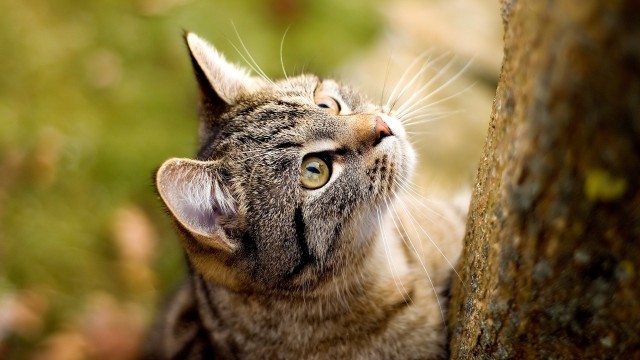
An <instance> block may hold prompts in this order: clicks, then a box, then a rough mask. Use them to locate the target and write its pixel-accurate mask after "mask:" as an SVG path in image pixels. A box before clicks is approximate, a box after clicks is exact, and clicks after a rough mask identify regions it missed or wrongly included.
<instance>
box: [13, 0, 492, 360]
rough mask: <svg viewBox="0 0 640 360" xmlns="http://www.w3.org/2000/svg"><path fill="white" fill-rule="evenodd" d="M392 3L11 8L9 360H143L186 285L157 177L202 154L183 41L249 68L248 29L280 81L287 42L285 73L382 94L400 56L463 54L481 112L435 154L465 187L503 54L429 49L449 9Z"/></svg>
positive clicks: (32, 2) (280, 0) (282, 0)
mask: <svg viewBox="0 0 640 360" xmlns="http://www.w3.org/2000/svg"><path fill="white" fill-rule="evenodd" d="M472 2H473V1H472ZM390 3H391V1H385V0H377V1H367V0H356V1H353V0H350V1H340V0H328V1H312V0H246V1H237V0H236V1H234V0H225V1H221V0H209V1H207V0H198V1H195V0H129V1H125V0H120V1H116V0H109V1H107V0H95V1H78V0H76V1H72V0H66V1H65V0H25V1H18V0H9V1H2V2H0V14H1V15H0V17H1V19H2V21H0V49H1V50H0V74H1V75H0V359H5V358H8V359H23V358H36V359H83V358H95V359H125V358H131V357H133V356H135V349H136V347H137V344H138V341H139V339H140V337H141V334H143V333H144V329H145V327H146V326H147V324H148V322H149V320H150V319H151V318H152V316H153V312H154V309H155V308H156V307H157V305H158V303H159V302H161V300H162V298H163V297H164V294H166V293H167V292H168V291H169V290H170V289H171V288H172V287H173V286H175V284H177V283H178V282H179V280H180V279H181V278H182V276H183V268H182V265H183V264H182V253H181V250H180V249H179V247H178V242H177V241H176V237H175V235H174V233H173V231H172V228H171V225H170V222H169V219H168V217H167V216H166V215H165V214H164V212H163V210H162V208H161V206H160V202H159V201H158V200H157V198H156V195H155V193H154V191H153V187H152V174H153V172H154V170H155V168H156V167H157V166H159V164H161V163H162V161H163V160H165V159H167V158H169V157H175V156H179V157H189V156H191V155H192V154H193V153H194V151H195V146H196V127H197V117H196V116H197V115H196V101H197V93H196V90H197V89H196V85H195V82H194V79H193V76H192V72H191V68H190V64H189V62H188V56H187V52H186V50H185V47H184V44H183V41H182V31H183V29H187V30H190V31H194V32H197V33H198V34H200V35H202V36H203V37H205V38H207V39H209V40H210V41H211V42H212V43H213V44H215V45H216V46H217V47H218V48H219V49H220V50H221V51H222V52H224V53H225V54H227V57H228V58H230V59H231V60H233V61H237V62H241V57H240V56H239V55H238V53H237V52H236V50H234V48H233V45H235V46H237V47H240V42H239V40H238V37H237V35H236V33H235V29H237V31H238V33H239V35H240V37H241V38H242V41H243V42H244V43H245V45H246V46H247V48H248V49H249V50H250V52H251V54H252V55H253V56H254V58H255V60H256V61H257V62H258V63H259V64H260V66H261V67H262V68H263V69H264V70H265V72H266V73H267V74H269V75H271V76H273V77H280V76H281V74H282V70H281V64H280V55H279V52H280V41H281V39H282V37H283V35H284V34H285V31H287V29H289V30H288V32H287V35H286V38H285V40H284V48H283V50H284V51H283V55H284V56H283V57H284V64H285V67H286V68H287V72H288V73H299V72H301V70H302V69H304V70H305V71H313V72H317V73H320V74H322V75H333V74H338V75H344V77H347V78H352V79H355V80H362V82H363V83H364V84H363V85H364V86H365V87H367V88H370V87H373V88H374V89H372V90H371V92H372V93H373V94H377V93H379V92H380V91H381V90H380V88H381V87H382V86H383V83H384V78H385V77H388V76H389V75H385V72H388V70H386V69H387V68H389V63H391V60H390V59H391V55H390V53H392V51H390V50H388V48H389V46H390V45H389V44H390V43H392V44H394V46H395V45H398V46H399V47H400V48H402V47H404V48H405V49H410V50H409V51H408V53H403V54H405V55H403V56H405V57H407V58H415V56H416V55H415V54H413V53H411V51H414V50H415V51H416V52H420V51H422V50H424V48H425V47H432V48H436V49H438V47H444V48H451V47H453V49H454V50H453V52H454V53H457V54H460V57H459V60H461V62H462V63H464V62H466V61H468V60H469V58H471V57H473V56H476V57H477V59H476V60H475V61H474V64H475V65H474V66H472V67H471V70H469V71H468V72H467V73H468V75H469V76H470V77H471V79H470V80H468V81H466V82H465V81H462V84H461V86H462V87H465V86H466V85H468V83H472V82H476V83H479V85H476V86H474V89H475V90H474V91H475V92H471V93H464V94H463V95H461V96H459V97H458V98H462V99H460V101H462V102H463V103H465V102H466V103H467V104H468V103H474V102H475V103H477V104H479V105H478V106H479V107H480V108H481V110H478V111H475V110H473V109H472V110H470V111H471V113H472V116H471V120H465V119H461V120H452V121H450V122H449V123H453V124H454V125H453V126H454V127H453V128H452V129H454V130H451V129H449V130H447V128H446V126H447V125H445V128H442V129H439V128H437V127H436V132H437V133H440V134H449V135H446V136H439V137H438V138H437V139H436V140H433V139H432V138H430V137H427V141H426V143H427V144H434V141H435V142H437V141H444V144H440V145H438V146H431V150H433V151H429V149H426V150H424V152H425V153H428V154H431V155H425V156H426V158H427V162H428V164H425V165H426V167H427V168H429V166H431V168H437V167H440V168H443V169H445V170H444V171H443V172H442V173H443V174H444V175H443V176H442V178H444V179H449V178H451V179H452V180H451V181H453V182H454V183H456V184H461V183H468V182H469V180H470V179H471V178H472V176H473V174H474V171H475V170H474V166H475V163H476V162H477V154H478V152H479V149H480V147H481V145H482V139H483V133H484V128H485V127H486V121H487V120H488V112H489V107H490V101H491V96H492V95H493V90H492V85H493V82H494V81H495V74H496V73H497V64H498V62H499V55H498V57H497V60H496V56H495V54H494V53H496V52H499V48H498V49H497V50H496V49H495V44H497V43H498V42H499V38H498V39H497V40H496V39H494V40H492V41H493V42H494V43H495V44H494V43H492V44H491V46H493V48H491V47H488V48H489V50H487V54H488V55H487V56H484V55H483V54H484V53H483V54H480V55H478V54H479V52H480V53H482V52H483V51H484V50H482V49H481V50H478V49H473V48H471V49H470V50H469V46H466V47H465V46H464V45H461V46H458V47H457V48H456V46H457V45H455V44H457V42H456V41H457V40H451V41H450V40H448V39H446V38H445V39H444V40H443V39H438V38H437V36H435V37H429V36H427V37H424V38H423V37H421V36H422V35H425V34H426V35H428V34H429V32H430V31H431V32H433V31H432V30H429V29H426V30H425V29H422V28H421V27H420V26H421V25H420V24H421V22H420V20H419V19H418V20H417V22H416V20H415V19H413V17H415V14H416V12H415V11H412V9H413V8H419V9H422V10H424V9H425V8H426V7H427V6H432V7H431V9H432V10H433V9H436V10H437V9H438V8H436V6H441V7H442V6H449V7H450V6H451V5H437V4H436V3H442V2H433V1H432V2H416V1H404V2H403V1H401V2H397V4H395V5H389V4H390ZM402 3H404V4H405V5H398V4H402ZM427 3H431V5H427ZM453 3H458V4H462V5H464V4H465V3H464V2H462V3H461V2H460V1H454V2H453ZM473 3H476V5H473V6H478V5H477V3H481V5H480V6H484V8H488V9H491V10H490V11H495V19H494V18H492V19H491V24H492V26H494V30H492V31H493V33H499V30H500V29H499V24H498V21H496V19H497V15H498V12H497V4H495V5H494V4H491V7H490V6H489V2H487V1H479V2H478V1H475V2H473ZM434 4H436V5H434ZM450 4H451V3H450ZM402 6H405V7H404V8H402ZM465 6H466V5H465ZM403 9H404V10H403ZM446 9H448V8H446ZM446 9H445V10H442V9H440V10H439V11H440V13H441V14H443V15H442V18H443V19H447V16H449V15H446V12H447V11H450V12H452V13H456V12H458V13H460V11H461V10H460V9H458V10H456V9H455V8H454V9H453V10H446ZM461 9H462V12H465V11H467V10H465V9H467V8H466V7H464V6H463V7H462V8H461ZM422 10H421V11H422ZM472 10H473V9H472ZM403 11H404V13H403ZM469 11H471V10H469ZM471 12H473V11H471ZM403 14H404V15H403ZM429 14H432V12H429ZM491 14H493V13H491ZM425 16H427V15H425ZM474 16H480V17H482V16H483V15H482V14H480V15H478V14H477V12H476V15H474ZM461 21H462V20H461ZM444 22H445V23H448V22H447V21H444ZM431 23H433V22H429V24H431ZM461 24H462V23H461ZM446 26H449V25H446ZM466 26H469V25H468V24H465V25H463V27H466ZM403 29H404V30H403ZM495 29H497V30H495ZM403 31H404V32H403ZM416 33H417V34H418V35H416ZM436 33H437V32H436ZM493 33H492V35H491V36H493V37H494V38H495V37H496V36H495V34H493ZM465 36H469V33H467V32H463V33H462V34H461V35H460V36H459V37H460V38H464V37H465ZM416 39H417V40H416ZM430 41H431V42H430ZM407 42H409V43H408V44H407ZM451 42H454V43H455V44H449V43H451ZM476 42H478V41H477V39H474V38H473V37H472V39H471V41H470V43H476ZM441 43H443V44H441ZM232 44H233V45H232ZM403 56H397V58H399V59H402V58H403ZM374 57H375V58H376V59H377V60H376V61H377V62H374V63H372V62H371V61H372V60H371V58H374ZM478 59H479V60H478ZM487 59H488V60H487ZM399 61H400V60H399ZM400 62H401V61H400ZM394 64H395V63H394ZM394 64H392V65H394ZM405 68H406V65H404V66H403V65H397V64H395V69H399V70H404V69H405ZM363 79H364V80H363ZM367 82H370V83H367ZM454 89H455V86H454ZM452 91H454V92H455V91H457V90H452ZM454 106H455V107H457V105H454ZM474 106H475V105H474ZM472 108H473V106H472ZM465 121H467V122H466V123H465ZM455 129H458V130H460V131H456V130H455ZM451 134H454V135H451ZM442 139H444V140H442ZM452 139H453V140H452ZM447 144H448V145H447ZM461 144H462V145H461ZM456 148H460V149H462V150H459V151H458V150H452V149H456ZM429 156H431V158H429ZM447 156H448V157H447ZM452 158H453V159H460V161H451V159H452ZM429 159H430V160H429ZM440 163H442V164H446V163H449V164H451V163H454V164H457V165H455V166H450V167H449V168H446V166H444V165H443V166H439V164H440ZM429 164H430V165H429ZM446 169H449V170H450V171H447V170H446ZM433 176H434V178H435V177H437V175H433ZM454 178H455V179H454ZM453 187H456V186H453Z"/></svg>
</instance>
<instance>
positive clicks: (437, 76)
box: [396, 57, 455, 117]
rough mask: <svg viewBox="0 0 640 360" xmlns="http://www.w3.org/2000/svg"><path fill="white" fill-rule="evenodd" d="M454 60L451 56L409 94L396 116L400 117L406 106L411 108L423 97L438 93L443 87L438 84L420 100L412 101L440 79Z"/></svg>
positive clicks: (446, 82) (447, 82)
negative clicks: (430, 76) (429, 77)
mask: <svg viewBox="0 0 640 360" xmlns="http://www.w3.org/2000/svg"><path fill="white" fill-rule="evenodd" d="M454 61H455V57H454V58H452V59H451V60H449V61H448V62H447V63H446V64H445V65H444V66H443V67H442V68H440V69H439V70H438V72H437V73H436V74H435V75H434V76H433V77H432V78H431V79H429V81H427V82H426V83H425V84H424V85H422V86H421V87H420V88H419V89H418V90H416V91H415V92H414V93H413V95H411V97H409V98H408V99H407V100H406V101H405V102H404V104H402V105H401V106H400V107H399V108H398V110H397V111H396V116H398V117H402V114H403V113H404V112H405V111H406V109H407V108H409V109H412V108H413V107H415V106H416V105H417V104H420V103H421V102H423V101H424V100H425V99H428V98H429V97H431V96H433V94H435V93H438V92H439V90H440V88H442V87H443V85H440V86H439V87H438V88H437V89H436V90H434V91H432V92H430V93H429V94H427V96H425V97H423V98H422V99H420V101H418V102H415V103H414V102H413V101H414V100H415V99H416V97H417V96H418V95H421V94H422V92H423V91H425V90H426V89H428V88H429V86H431V84H433V83H434V82H436V80H438V79H440V78H441V77H442V76H444V75H445V74H446V73H447V70H449V68H450V67H451V66H453V64H454ZM450 82H451V79H449V80H447V81H445V84H447V85H448V84H449V83H450Z"/></svg>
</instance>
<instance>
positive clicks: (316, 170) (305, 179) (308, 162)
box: [300, 156, 331, 189]
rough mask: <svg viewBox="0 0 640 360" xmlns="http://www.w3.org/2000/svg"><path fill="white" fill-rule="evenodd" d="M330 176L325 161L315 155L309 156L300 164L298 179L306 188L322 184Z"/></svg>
mask: <svg viewBox="0 0 640 360" xmlns="http://www.w3.org/2000/svg"><path fill="white" fill-rule="evenodd" d="M330 177H331V168H330V167H329V164H327V162H326V161H325V160H323V159H321V158H319V157H317V156H309V157H306V158H304V159H303V160H302V164H301V165H300V181H301V182H302V186H304V187H306V188H307V189H317V188H320V187H322V186H324V185H325V184H326V183H327V182H328V181H329V178H330Z"/></svg>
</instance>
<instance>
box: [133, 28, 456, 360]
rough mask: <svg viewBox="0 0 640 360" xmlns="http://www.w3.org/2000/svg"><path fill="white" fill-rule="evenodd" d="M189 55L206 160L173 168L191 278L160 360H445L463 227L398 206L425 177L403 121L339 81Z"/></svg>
mask: <svg viewBox="0 0 640 360" xmlns="http://www.w3.org/2000/svg"><path fill="white" fill-rule="evenodd" d="M186 40H187V44H188V46H189V49H190V51H191V56H192V60H193V64H194V67H195V70H196V75H197V78H198V81H199V84H200V88H201V91H202V102H201V128H200V150H199V153H198V160H189V159H171V160H168V161H167V162H165V164H163V165H162V167H161V168H160V170H159V171H158V174H157V178H156V185H157V187H158V192H159V193H160V195H161V197H162V199H163V200H164V202H165V204H166V205H167V208H168V209H169V211H170V212H171V214H172V215H173V217H174V220H175V221H176V225H177V227H178V229H179V232H180V234H181V235H182V240H183V241H182V244H183V246H184V248H185V250H186V254H187V261H188V263H189V265H190V276H189V280H188V281H187V283H186V284H185V285H184V286H183V287H182V288H181V289H180V290H179V291H178V292H177V293H176V294H175V295H174V297H173V299H172V301H171V302H170V303H169V305H168V306H167V309H166V311H165V312H164V313H163V315H162V316H161V318H160V320H159V322H158V325H157V327H156V328H155V330H154V332H153V335H152V336H151V340H150V341H149V342H148V343H147V347H146V349H145V353H146V357H147V358H158V359H169V358H171V359H173V358H175V359H178V358H193V359H195V358H213V357H215V358H237V359H259V358H265V359H278V358H279V359H389V358H397V359H400V358H404V359H429V358H439V357H441V356H442V355H443V354H444V353H445V348H444V345H445V344H444V341H445V336H446V331H445V328H444V317H445V314H444V311H445V308H446V306H445V305H446V304H445V302H446V297H445V296H443V294H442V292H443V291H446V288H447V286H448V281H449V277H450V273H451V271H452V264H453V263H455V261H456V259H457V257H458V254H459V252H460V246H461V245H460V243H461V238H462V235H463V231H464V223H463V218H464V211H462V212H461V211H460V208H459V207H456V206H454V205H452V204H448V203H444V202H443V203H436V202H432V203H428V204H425V203H423V202H421V201H420V200H417V199H416V198H415V197H414V196H413V195H411V194H408V195H405V196H404V197H403V195H397V194H398V193H402V192H403V189H404V188H405V187H407V186H408V185H407V184H408V178H409V177H410V176H411V173H412V171H413V166H414V162H415V155H414V153H413V150H412V148H411V146H410V144H409V143H408V141H407V140H406V135H405V133H404V130H403V128H402V125H401V123H400V121H399V120H398V119H395V118H393V117H392V116H391V115H390V114H389V113H388V112H389V110H388V109H384V108H382V107H378V106H374V105H372V104H370V103H369V102H368V101H367V100H366V99H365V98H364V97H363V96H361V95H359V94H357V93H355V92H353V91H352V90H349V89H348V88H346V87H344V86H342V85H340V84H338V83H336V82H334V81H331V80H321V79H319V78H317V77H315V76H308V75H304V76H299V77H295V78H290V79H285V80H282V81H279V82H277V83H272V82H270V81H268V80H265V79H255V78H250V77H248V76H247V75H246V74H245V73H244V72H242V71H239V70H238V69H237V68H235V67H233V66H232V65H230V64H228V63H227V62H226V61H225V60H224V58H222V57H221V56H220V55H219V54H218V53H217V52H216V51H215V50H214V49H213V48H211V47H210V46H209V45H208V44H206V43H205V42H204V41H203V40H201V39H200V38H198V37H197V36H195V35H193V34H187V36H186ZM214 354H215V355H214Z"/></svg>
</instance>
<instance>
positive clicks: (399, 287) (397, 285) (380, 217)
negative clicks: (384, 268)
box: [376, 201, 411, 301]
mask: <svg viewBox="0 0 640 360" xmlns="http://www.w3.org/2000/svg"><path fill="white" fill-rule="evenodd" d="M385 202H386V201H385ZM376 211H377V213H378V224H379V225H380V236H381V237H382V246H383V247H384V252H385V255H386V257H387V262H388V264H389V270H391V278H393V282H394V283H395V284H396V289H398V292H400V293H401V294H403V297H404V294H407V290H406V289H405V287H404V285H402V281H401V280H400V278H399V277H396V272H395V271H394V267H393V263H392V262H391V250H389V249H388V248H387V246H388V244H387V238H386V237H385V235H384V229H383V224H382V215H381V214H380V213H381V212H380V207H377V208H376ZM398 281H400V284H399V283H398ZM401 287H402V289H401ZM409 300H411V299H409ZM405 301H406V299H405Z"/></svg>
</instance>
